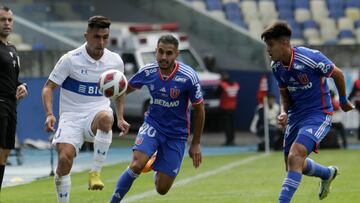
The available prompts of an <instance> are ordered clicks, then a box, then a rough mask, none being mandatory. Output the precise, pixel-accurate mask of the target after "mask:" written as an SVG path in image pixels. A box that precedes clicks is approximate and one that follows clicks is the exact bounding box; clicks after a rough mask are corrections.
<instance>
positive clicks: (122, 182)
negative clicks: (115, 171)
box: [110, 167, 139, 203]
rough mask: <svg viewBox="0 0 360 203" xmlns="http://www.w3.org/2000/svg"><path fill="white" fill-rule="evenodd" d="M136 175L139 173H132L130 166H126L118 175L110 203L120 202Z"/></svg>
mask: <svg viewBox="0 0 360 203" xmlns="http://www.w3.org/2000/svg"><path fill="white" fill-rule="evenodd" d="M137 177H139V174H136V173H134V172H133V171H132V170H131V168H129V167H128V168H127V169H126V170H125V171H124V172H123V174H121V176H120V177H119V180H118V181H117V183H116V186H115V190H114V193H113V195H112V197H111V200H110V203H118V202H120V201H121V200H122V198H123V197H124V196H125V194H126V193H127V192H128V191H129V189H130V187H131V185H132V184H133V182H134V180H135V179H136V178H137Z"/></svg>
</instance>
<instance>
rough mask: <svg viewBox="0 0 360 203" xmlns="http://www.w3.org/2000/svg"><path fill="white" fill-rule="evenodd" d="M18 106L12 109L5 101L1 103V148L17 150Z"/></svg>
mask: <svg viewBox="0 0 360 203" xmlns="http://www.w3.org/2000/svg"><path fill="white" fill-rule="evenodd" d="M15 109H16V105H14V107H13V108H11V106H10V105H8V104H6V103H5V101H0V147H1V148H4V149H14V148H15V133H16V122H17V121H16V111H15Z"/></svg>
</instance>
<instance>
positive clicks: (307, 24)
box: [303, 20, 322, 45]
mask: <svg viewBox="0 0 360 203" xmlns="http://www.w3.org/2000/svg"><path fill="white" fill-rule="evenodd" d="M303 27H304V30H303V33H304V37H305V39H306V41H307V42H308V43H309V44H312V45H320V44H322V40H321V39H320V33H319V26H318V24H317V23H316V22H315V21H314V20H306V21H304V22H303Z"/></svg>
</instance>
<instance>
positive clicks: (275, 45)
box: [266, 39, 288, 61]
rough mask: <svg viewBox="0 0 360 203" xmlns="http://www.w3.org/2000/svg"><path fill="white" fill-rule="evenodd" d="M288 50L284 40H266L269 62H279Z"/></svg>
mask: <svg viewBox="0 0 360 203" xmlns="http://www.w3.org/2000/svg"><path fill="white" fill-rule="evenodd" d="M287 48H288V43H287V40H285V39H269V40H266V51H267V52H268V54H269V56H270V58H271V60H273V61H279V60H282V59H283V58H285V56H284V54H286V53H287V52H286V50H287Z"/></svg>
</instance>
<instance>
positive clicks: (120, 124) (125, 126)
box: [117, 119, 130, 137]
mask: <svg viewBox="0 0 360 203" xmlns="http://www.w3.org/2000/svg"><path fill="white" fill-rule="evenodd" d="M117 126H118V127H119V129H120V130H121V132H120V134H119V136H120V137H122V136H124V135H126V134H127V133H128V132H129V129H130V124H129V123H128V122H126V120H124V119H118V121H117Z"/></svg>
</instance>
